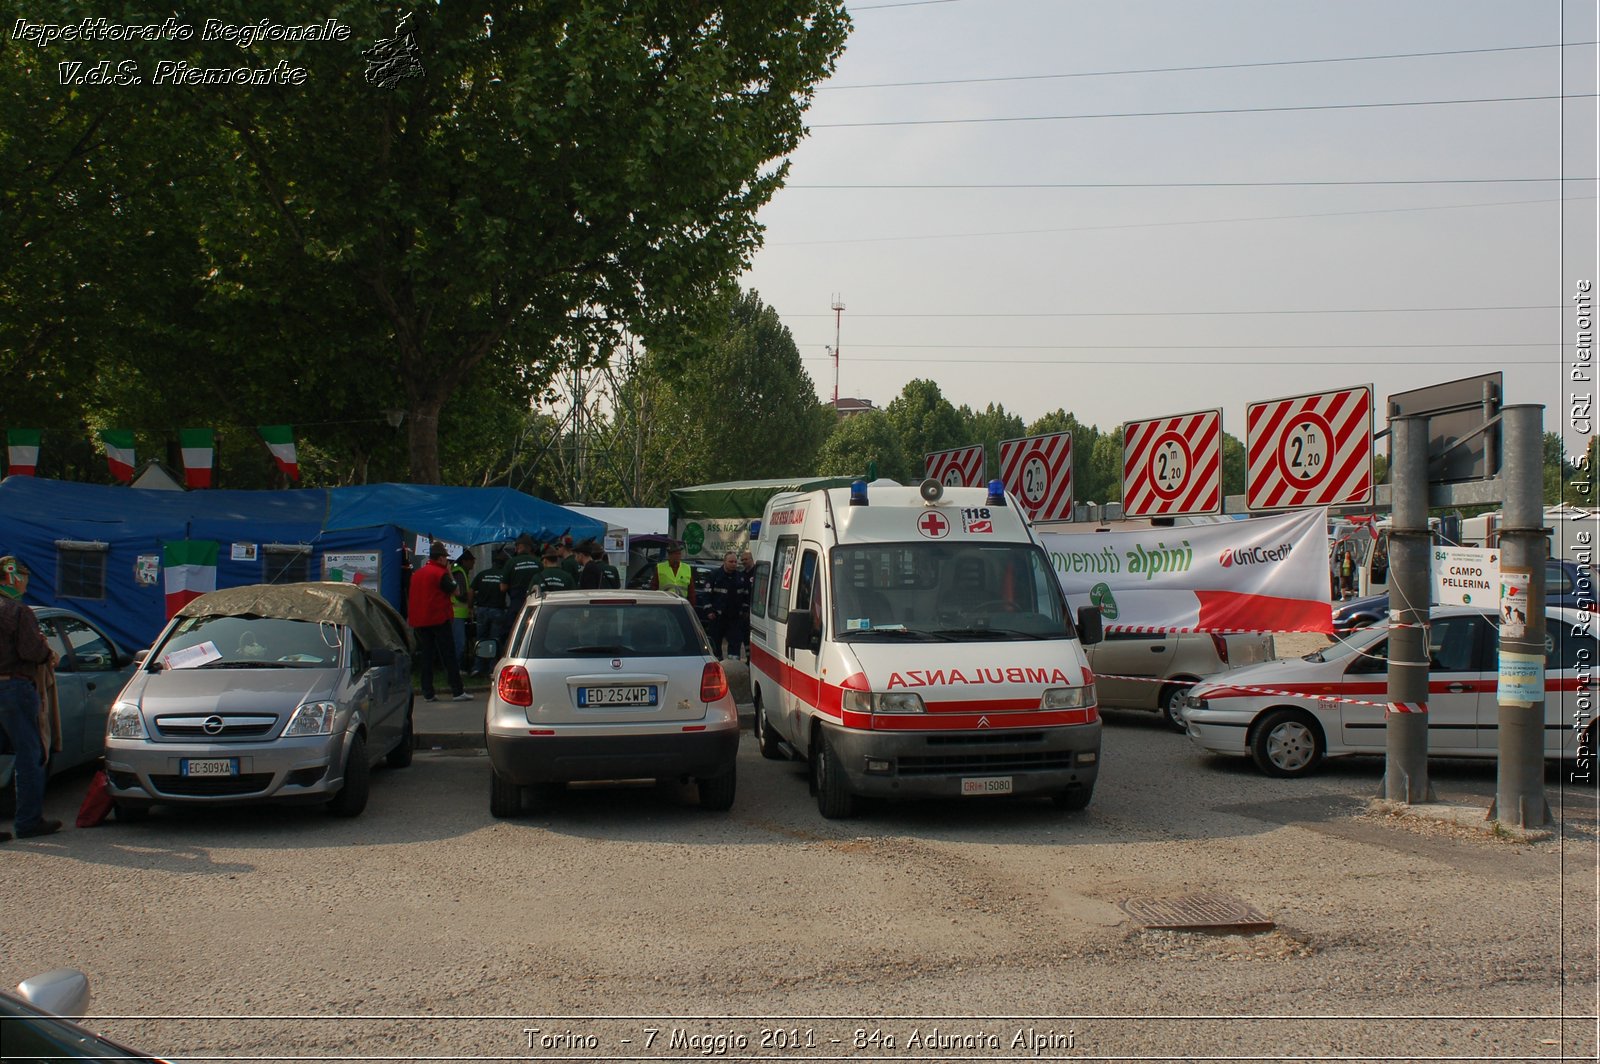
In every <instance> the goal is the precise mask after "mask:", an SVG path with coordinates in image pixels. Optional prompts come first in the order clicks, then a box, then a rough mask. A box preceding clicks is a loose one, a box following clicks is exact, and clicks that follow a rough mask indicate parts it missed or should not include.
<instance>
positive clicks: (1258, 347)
mask: <svg viewBox="0 0 1600 1064" xmlns="http://www.w3.org/2000/svg"><path fill="white" fill-rule="evenodd" d="M850 346H851V347H852V348H853V349H858V350H859V349H860V348H863V347H866V348H872V349H875V350H879V349H886V348H904V347H909V348H914V349H915V350H918V351H926V350H930V349H935V350H937V349H949V350H957V351H973V350H977V351H1360V350H1377V351H1394V350H1401V349H1405V350H1414V349H1445V350H1451V351H1459V350H1460V349H1462V348H1464V347H1495V348H1503V347H1562V346H1564V345H1562V344H1561V343H1560V342H1558V341H1541V342H1537V343H1510V344H987V343H981V342H979V343H971V344H863V343H853V344H851V345H850ZM853 361H860V360H859V359H856V360H853ZM885 361H887V360H885Z"/></svg>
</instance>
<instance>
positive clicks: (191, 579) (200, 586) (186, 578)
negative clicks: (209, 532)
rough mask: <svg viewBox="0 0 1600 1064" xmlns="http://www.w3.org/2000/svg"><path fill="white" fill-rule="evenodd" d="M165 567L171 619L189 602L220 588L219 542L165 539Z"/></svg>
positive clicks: (163, 549) (168, 609)
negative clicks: (218, 576) (218, 578)
mask: <svg viewBox="0 0 1600 1064" xmlns="http://www.w3.org/2000/svg"><path fill="white" fill-rule="evenodd" d="M161 567H162V572H163V576H164V577H165V582H166V589H167V617H168V619H169V620H170V619H171V618H172V616H173V615H174V614H176V613H177V612H178V611H179V610H181V609H183V607H184V604H185V603H187V602H190V601H192V600H194V599H197V598H199V597H200V596H201V595H204V594H205V593H206V592H207V591H215V590H216V589H217V542H216V540H212V539H171V540H164V541H163V542H162V544H161Z"/></svg>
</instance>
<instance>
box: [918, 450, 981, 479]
mask: <svg viewBox="0 0 1600 1064" xmlns="http://www.w3.org/2000/svg"><path fill="white" fill-rule="evenodd" d="M922 463H923V468H924V469H925V470H927V472H926V474H925V475H926V476H928V477H929V478H931V479H933V480H937V481H938V482H939V483H941V484H943V485H944V486H945V487H947V488H981V487H983V485H984V480H983V475H984V468H983V466H984V461H983V444H981V443H975V444H973V445H972V446H971V447H957V448H955V449H953V450H949V451H934V452H933V453H932V454H930V455H926V456H924V457H923V460H922Z"/></svg>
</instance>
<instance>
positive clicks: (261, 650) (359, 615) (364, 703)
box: [106, 583, 412, 820]
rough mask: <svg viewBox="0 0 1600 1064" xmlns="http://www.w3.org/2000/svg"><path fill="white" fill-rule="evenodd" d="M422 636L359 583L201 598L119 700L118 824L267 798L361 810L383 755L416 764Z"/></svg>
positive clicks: (113, 776)
mask: <svg viewBox="0 0 1600 1064" xmlns="http://www.w3.org/2000/svg"><path fill="white" fill-rule="evenodd" d="M411 638H412V637H411V634H410V630H409V629H408V628H407V627H406V624H405V622H404V621H403V620H402V619H401V617H400V615H399V614H398V613H397V612H395V610H394V609H393V608H392V607H391V606H389V604H388V603H387V602H385V601H384V600H383V599H382V598H381V597H380V596H378V595H375V594H373V593H371V592H368V591H365V590H363V589H361V588H359V587H357V586H355V585H354V584H337V583H308V584H281V585H268V584H252V585H249V586H247V587H234V588H228V589H227V590H225V591H213V592H211V593H210V594H207V595H201V596H200V597H199V598H196V599H194V600H193V601H191V602H189V603H188V604H187V605H185V606H184V607H183V608H182V609H180V610H179V611H178V615H177V616H176V617H174V618H173V619H172V620H171V621H170V622H168V624H167V627H166V628H165V630H163V631H162V633H161V635H160V636H158V637H157V638H156V641H155V644H154V646H153V647H152V648H151V650H150V652H149V654H148V655H147V656H145V657H144V659H143V660H142V662H141V664H140V666H139V669H138V671H136V672H135V673H134V674H133V677H132V679H130V680H129V681H128V684H127V686H126V687H124V688H123V690H122V693H121V694H120V695H118V696H117V699H116V701H115V702H114V703H113V704H112V707H111V715H110V718H109V719H108V721H107V723H106V775H107V777H108V779H109V781H110V784H111V798H112V801H113V803H114V804H115V806H116V810H117V817H118V819H121V820H136V819H139V818H141V817H143V816H144V815H145V814H147V813H148V812H149V809H150V807H151V806H152V805H155V804H158V803H161V804H176V803H191V804H192V803H219V802H238V801H254V800H258V799H265V798H270V799H273V800H275V801H283V800H291V799H293V800H303V801H308V802H324V803H326V804H327V807H328V811H329V812H331V813H333V814H335V815H337V816H356V815H358V814H359V813H360V812H361V811H362V810H363V809H365V808H366V805H367V788H368V771H369V770H370V768H371V767H372V765H373V764H374V763H376V762H378V761H380V760H387V762H388V763H389V765H391V766H392V767H395V768H401V767H404V766H406V765H409V764H410V763H411V757H412V725H411V713H412V693H411V646H412V644H411Z"/></svg>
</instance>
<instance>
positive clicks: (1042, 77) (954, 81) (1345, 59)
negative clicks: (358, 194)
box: [819, 0, 1600, 92]
mask: <svg viewBox="0 0 1600 1064" xmlns="http://www.w3.org/2000/svg"><path fill="white" fill-rule="evenodd" d="M924 2H927V0H924ZM1595 44H1600V41H1570V42H1566V43H1562V44H1513V45H1506V46H1504V47H1500V48H1457V49H1452V50H1450V51H1444V52H1391V53H1387V54H1383V55H1344V56H1331V57H1329V58H1326V59H1267V60H1261V61H1259V62H1253V63H1208V64H1205V65H1203V66H1174V67H1139V68H1134V69H1129V70H1080V71H1073V72H1071V73H1066V74H1010V75H1003V76H997V77H983V78H940V79H934V80H929V81H878V82H868V83H866V84H862V85H822V86H819V88H820V89H821V90H823V91H826V90H829V89H833V90H837V91H840V92H844V91H849V90H852V89H899V88H916V87H922V86H928V85H981V84H989V83H994V82H1006V81H1054V80H1059V79H1062V78H1106V77H1120V76H1122V75H1126V74H1182V73H1191V72H1195V71H1203V70H1248V69H1251V68H1254V67H1276V66H1307V65H1312V64H1317V63H1365V62H1372V61H1375V60H1383V59H1426V58H1431V57H1434V56H1445V55H1484V54H1487V53H1490V52H1528V51H1536V50H1539V49H1546V48H1588V47H1590V46H1592V45H1595Z"/></svg>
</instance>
